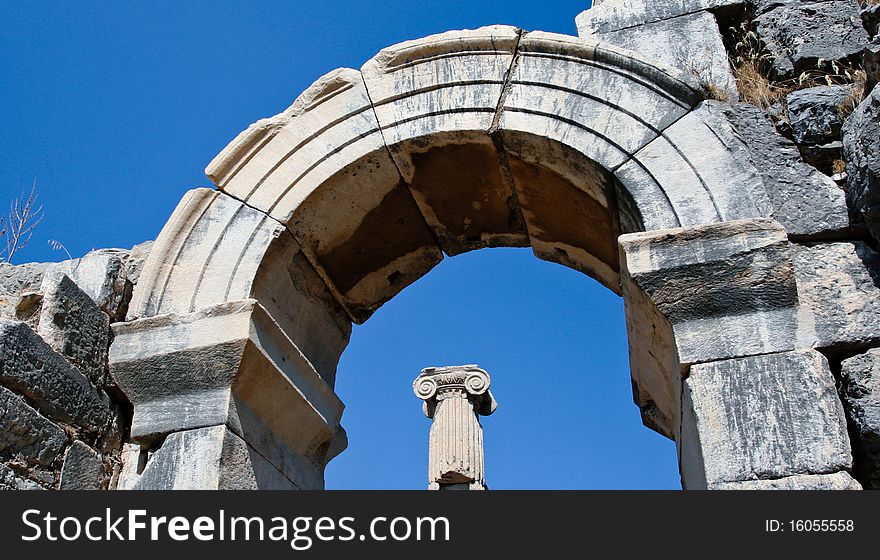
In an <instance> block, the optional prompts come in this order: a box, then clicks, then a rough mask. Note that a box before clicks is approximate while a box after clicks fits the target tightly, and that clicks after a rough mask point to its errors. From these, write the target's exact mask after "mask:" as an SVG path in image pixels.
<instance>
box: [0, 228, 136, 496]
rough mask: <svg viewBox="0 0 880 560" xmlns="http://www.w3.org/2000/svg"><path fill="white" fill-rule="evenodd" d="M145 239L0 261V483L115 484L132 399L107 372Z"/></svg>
mask: <svg viewBox="0 0 880 560" xmlns="http://www.w3.org/2000/svg"><path fill="white" fill-rule="evenodd" d="M149 248H150V244H149V243H145V244H142V245H138V246H137V247H135V248H134V249H132V250H130V251H129V250H120V249H102V250H98V251H93V252H91V253H89V254H87V255H86V256H85V257H83V258H81V259H75V260H70V261H65V262H61V263H30V264H25V265H21V266H12V265H10V264H6V263H0V489H62V490H91V489H103V488H108V487H111V488H112V487H115V486H116V478H117V477H118V475H119V473H120V470H121V461H120V459H121V457H120V452H121V450H122V444H123V441H124V440H125V438H127V437H128V432H129V426H130V423H131V405H130V404H129V403H128V400H127V399H126V397H125V395H124V394H123V393H122V392H121V391H120V390H119V389H118V387H117V386H116V384H115V382H114V381H113V379H112V378H111V377H110V376H109V371H108V363H107V356H108V351H109V347H110V342H111V330H110V324H111V322H115V321H118V320H120V319H123V318H124V317H125V313H126V310H127V308H128V303H129V300H130V299H131V294H132V289H133V287H134V284H135V283H136V282H137V278H138V275H139V273H140V267H141V266H142V264H143V262H144V260H145V259H146V257H147V254H148V253H149Z"/></svg>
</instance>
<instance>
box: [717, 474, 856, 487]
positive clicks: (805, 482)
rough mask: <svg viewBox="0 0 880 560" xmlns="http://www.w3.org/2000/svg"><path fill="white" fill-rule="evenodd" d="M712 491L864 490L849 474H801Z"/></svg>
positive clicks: (730, 485)
mask: <svg viewBox="0 0 880 560" xmlns="http://www.w3.org/2000/svg"><path fill="white" fill-rule="evenodd" d="M709 489H710V490H862V485H861V484H859V483H858V482H856V481H855V480H854V479H853V477H852V476H850V474H849V473H847V472H838V473H834V474H801V475H795V476H786V477H784V478H773V479H768V480H744V481H739V482H720V483H718V484H713V485H711V486H710V488H709Z"/></svg>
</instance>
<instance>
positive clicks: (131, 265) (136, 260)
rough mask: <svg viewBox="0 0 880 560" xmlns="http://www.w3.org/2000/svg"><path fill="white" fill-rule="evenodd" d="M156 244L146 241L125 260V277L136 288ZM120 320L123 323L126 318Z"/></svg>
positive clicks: (132, 249)
mask: <svg viewBox="0 0 880 560" xmlns="http://www.w3.org/2000/svg"><path fill="white" fill-rule="evenodd" d="M154 243H155V242H154V241H144V242H143V243H139V244H137V245H135V246H134V247H132V248H131V251H129V253H128V258H126V259H125V277H126V279H127V280H128V282H129V284H131V285H132V286H136V285H137V283H138V281H140V278H141V272H142V271H143V270H144V265H145V264H146V261H147V258H148V257H149V256H150V251H151V250H152V249H153V244H154ZM126 311H127V307H126ZM119 320H120V321H123V320H125V317H124V316H122V317H120V319H119Z"/></svg>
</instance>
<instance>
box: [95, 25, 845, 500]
mask: <svg viewBox="0 0 880 560" xmlns="http://www.w3.org/2000/svg"><path fill="white" fill-rule="evenodd" d="M207 174H208V176H209V177H210V178H211V180H212V181H213V182H214V184H215V185H216V189H196V190H193V191H190V192H188V193H187V194H186V195H185V196H184V198H183V200H182V201H181V202H180V204H179V205H178V207H177V209H176V210H175V212H174V214H173V215H172V216H171V218H170V219H169V221H168V223H167V224H166V226H165V228H164V229H163V230H162V233H161V234H160V236H159V238H158V240H157V241H156V244H155V246H154V248H153V250H152V252H151V254H150V257H149V260H148V261H147V263H146V265H145V268H144V270H143V273H142V275H141V279H140V282H139V284H138V285H137V288H136V292H135V295H134V299H133V301H132V303H131V305H130V308H129V316H128V322H126V323H121V324H118V325H117V326H116V327H115V336H116V338H115V342H114V343H113V346H112V347H111V363H112V365H111V371H112V373H113V376H114V379H115V380H116V382H117V383H118V384H119V386H120V388H121V389H122V390H123V391H124V392H125V393H126V395H127V396H128V397H129V399H130V400H131V401H132V403H133V405H134V421H133V427H132V437H133V439H134V440H135V441H136V442H137V443H138V445H139V447H140V450H139V449H135V448H132V450H131V453H148V454H149V460H147V461H146V464H145V467H144V468H143V470H142V473H136V474H135V475H133V479H135V480H136V482H134V483H133V484H134V485H135V487H142V488H166V487H167V488H172V487H173V488H194V487H197V488H230V487H240V488H321V487H323V469H324V466H325V465H326V462H327V461H329V460H330V459H331V458H332V457H333V456H335V454H336V453H338V452H340V451H341V450H342V449H344V447H345V432H344V430H343V429H342V428H341V425H340V418H341V414H342V404H341V403H340V402H339V400H338V398H336V395H335V393H333V385H334V382H335V368H336V363H337V361H338V358H339V355H340V354H341V352H342V351H343V349H344V347H345V345H346V343H347V340H348V336H349V334H350V332H351V322H352V321H354V322H358V323H360V322H363V321H366V320H367V319H368V318H369V316H370V315H371V314H372V313H373V312H374V311H375V310H376V309H377V308H378V307H379V306H381V305H382V304H383V303H384V302H386V301H388V300H389V299H391V298H392V297H394V296H395V295H396V294H397V293H399V292H400V291H401V290H402V289H404V288H405V287H406V286H407V285H409V284H410V283H412V282H413V281H415V280H416V279H418V278H419V277H421V276H422V275H424V274H426V273H427V272H428V271H430V269H431V268H432V267H433V266H435V265H436V264H437V263H438V262H440V260H441V259H442V258H443V255H444V254H447V255H454V254H458V253H461V252H464V251H468V250H473V249H479V248H482V247H496V246H531V247H532V248H533V251H534V252H535V254H536V256H538V257H539V258H543V259H548V260H553V261H556V262H559V263H561V264H564V265H566V266H570V267H572V268H575V269H577V270H580V271H582V272H584V273H586V274H588V275H590V276H592V277H594V278H596V280H598V281H599V282H601V283H602V284H604V285H605V286H607V287H608V288H609V289H611V290H613V291H614V292H616V293H618V294H621V295H622V296H623V297H624V299H625V303H626V312H627V325H628V331H629V340H630V355H631V365H632V378H633V388H634V398H635V401H636V404H637V405H638V406H639V407H640V409H641V413H642V417H643V420H644V422H645V424H646V425H647V426H649V427H651V428H652V429H654V430H656V431H658V432H660V433H662V434H664V435H666V436H667V437H670V438H672V439H674V440H675V441H676V443H677V445H678V448H679V455H680V458H681V471H682V480H683V485H684V487H685V488H721V487H739V486H743V487H745V486H756V485H757V486H760V485H761V484H764V482H762V481H770V480H772V481H774V482H773V484H775V485H777V486H781V487H804V486H807V487H853V485H856V483H855V482H854V481H853V480H852V479H851V478H850V477H849V475H848V474H847V470H848V469H849V468H850V466H851V457H850V448H849V440H848V436H847V433H846V424H845V420H844V417H843V412H842V409H841V405H840V402H839V401H838V399H837V397H836V394H835V392H834V380H833V378H832V376H831V373H830V371H829V367H828V363H827V361H826V360H825V359H824V358H823V357H822V356H821V354H819V353H818V352H816V351H815V350H813V349H812V348H813V347H815V346H818V345H819V342H820V341H818V340H817V335H816V334H815V333H816V328H815V321H814V318H813V316H812V312H811V310H810V309H806V308H804V306H802V305H801V304H800V299H799V293H798V283H797V280H796V275H795V272H794V268H793V264H792V258H793V257H792V254H791V250H790V248H789V242H788V235H787V231H786V225H787V223H788V220H789V217H788V216H787V215H786V210H785V208H784V207H774V205H773V203H772V197H771V196H770V195H769V194H768V192H767V188H766V187H765V184H764V182H763V180H762V178H761V174H760V173H759V172H758V170H757V169H756V168H755V166H754V165H753V163H752V161H751V156H750V154H749V152H748V150H747V148H746V147H745V146H744V144H743V142H742V140H741V139H740V138H739V136H738V134H737V132H736V130H735V129H734V127H732V126H731V124H730V123H729V122H728V120H727V117H726V116H725V113H724V106H723V105H722V104H720V103H718V102H714V101H710V100H706V99H705V96H704V95H703V93H702V92H701V88H700V85H699V84H697V83H696V82H695V81H694V80H693V79H692V78H691V77H689V76H687V75H684V74H682V73H680V72H677V71H676V70H673V69H671V68H666V67H659V66H657V65H655V64H652V63H648V62H645V61H642V60H640V59H639V57H638V56H637V55H635V54H634V53H631V52H627V51H624V50H621V49H618V48H615V47H612V46H610V45H607V44H602V43H594V42H589V41H587V40H583V39H578V38H575V37H569V36H563V35H555V34H549V33H543V32H531V33H527V32H524V31H522V30H519V29H516V28H513V27H504V26H494V27H486V28H481V29H477V30H466V31H452V32H448V33H443V34H440V35H434V36H430V37H426V38H423V39H419V40H415V41H408V42H405V43H401V44H398V45H395V46H392V47H389V48H387V49H384V50H382V51H381V52H380V53H379V54H377V55H376V56H375V57H373V58H372V59H370V60H369V61H367V63H366V64H364V66H363V67H362V68H361V69H360V71H358V70H352V69H340V70H335V71H333V72H330V73H329V74H327V75H325V76H323V77H322V78H320V79H319V80H318V81H316V82H315V83H314V84H313V85H312V86H311V87H310V88H308V89H307V90H306V91H305V92H304V93H303V94H302V95H300V96H299V97H298V98H297V99H296V101H295V102H294V103H293V105H291V107H290V108H288V109H287V110H285V111H283V112H282V113H280V114H278V115H276V116H274V117H271V118H268V119H263V120H261V121H258V122H256V123H254V124H253V125H251V126H250V127H249V128H248V129H247V130H245V131H243V132H242V133H241V134H239V135H238V137H236V138H235V139H234V140H233V141H232V142H231V143H230V144H229V145H228V146H227V147H226V148H225V149H224V150H223V151H222V152H221V153H220V154H219V155H218V156H217V157H216V158H215V159H214V161H212V162H211V163H210V165H209V166H208V168H207ZM844 211H845V208H844ZM817 223H818V222H817ZM808 233H809V232H808ZM793 411H799V412H802V413H795V412H793ZM780 435H782V436H784V437H780ZM194 449H197V450H199V451H198V453H191V452H189V451H190V450H194ZM204 473H209V475H205V474H204Z"/></svg>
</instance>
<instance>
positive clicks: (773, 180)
mask: <svg viewBox="0 0 880 560" xmlns="http://www.w3.org/2000/svg"><path fill="white" fill-rule="evenodd" d="M726 114H727V116H728V118H729V119H730V122H731V124H733V126H734V127H735V128H736V132H737V133H738V135H739V137H740V138H742V139H743V141H744V142H745V144H746V146H748V148H749V151H750V152H751V158H750V159H751V161H752V163H753V164H754V165H755V167H757V168H758V170H759V171H760V173H761V178H762V179H763V180H764V187H765V188H766V190H767V195H768V196H769V198H770V202H771V203H772V205H773V214H772V216H773V219H774V220H776V221H778V222H779V223H781V224H782V225H784V226H785V229H786V230H788V234H789V235H790V236H792V237H793V238H796V239H798V238H800V239H810V238H822V237H826V238H827V237H839V236H840V235H842V234H843V233H845V232H848V231H849V230H850V220H849V211H848V209H847V206H846V194H845V193H844V192H843V190H842V189H841V188H840V187H838V186H837V185H836V184H835V183H834V181H832V180H831V178H830V177H828V176H826V175H824V174H822V173H820V172H819V171H818V170H817V169H816V168H815V167H813V166H811V165H807V164H805V163H804V162H803V161H801V156H800V153H799V152H798V148H797V146H795V144H794V143H793V142H792V141H791V140H789V139H788V138H786V137H784V136H782V135H781V134H779V133H778V132H777V131H776V128H775V127H774V126H773V123H772V122H771V120H770V118H769V116H768V115H767V113H765V112H764V111H762V110H761V109H760V108H758V107H756V106H754V105H748V104H746V103H738V104H736V105H734V106H733V107H731V108H730V109H727V110H726Z"/></svg>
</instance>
